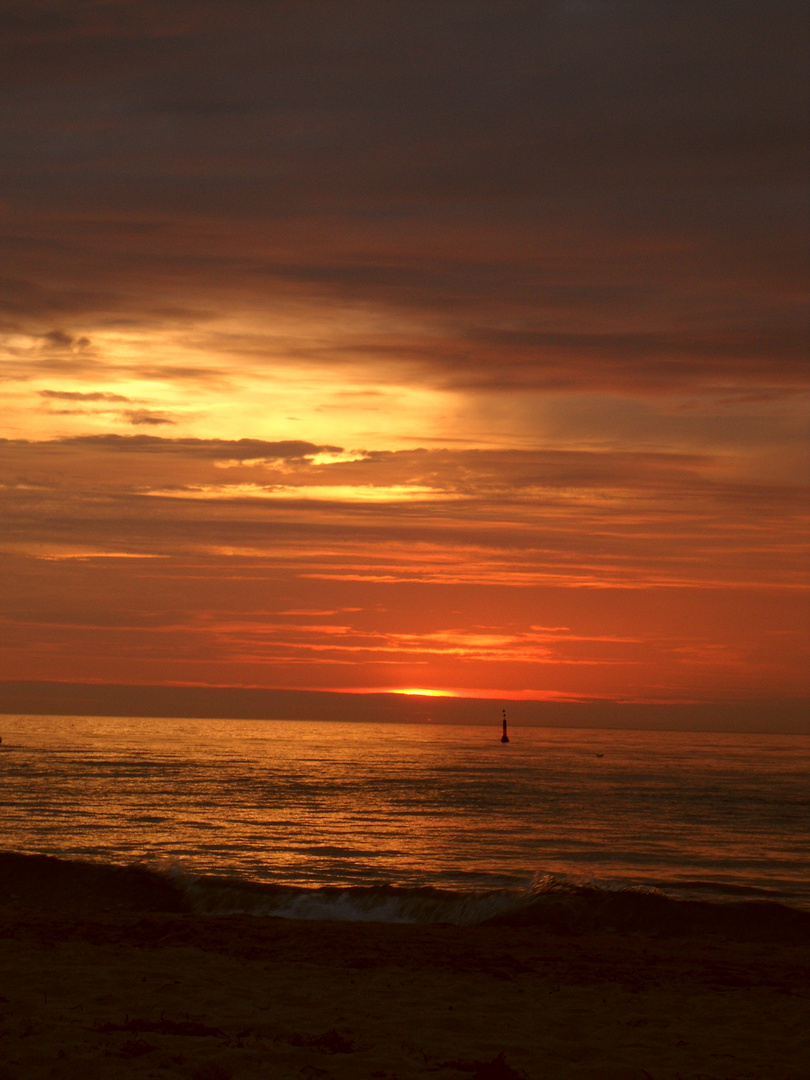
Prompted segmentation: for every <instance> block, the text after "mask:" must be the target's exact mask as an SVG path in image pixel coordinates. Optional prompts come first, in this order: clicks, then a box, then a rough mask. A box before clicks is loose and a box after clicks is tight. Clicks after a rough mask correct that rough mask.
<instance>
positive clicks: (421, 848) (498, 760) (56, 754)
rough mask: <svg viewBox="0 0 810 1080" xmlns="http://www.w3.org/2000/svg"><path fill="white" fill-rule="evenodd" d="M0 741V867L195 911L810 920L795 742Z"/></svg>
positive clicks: (186, 734)
mask: <svg viewBox="0 0 810 1080" xmlns="http://www.w3.org/2000/svg"><path fill="white" fill-rule="evenodd" d="M0 734H2V739H3V742H2V746H0V849H2V850H3V851H5V852H20V853H27V854H47V855H55V856H59V857H61V858H63V859H68V860H89V861H91V862H93V863H99V864H119V865H120V864H124V865H134V864H137V865H140V866H146V867H149V868H151V869H152V870H154V871H157V872H159V873H160V874H163V875H169V876H170V877H171V878H172V879H173V880H175V881H178V880H179V881H182V882H184V887H185V888H186V890H187V891H191V892H192V893H193V892H194V891H195V890H196V892H197V894H198V897H199V896H202V897H203V899H202V900H201V903H203V906H204V905H205V904H208V906H209V907H211V906H214V907H215V906H216V905H217V904H218V905H219V906H220V908H222V909H228V910H254V911H261V912H265V913H268V914H288V915H298V916H301V917H313V916H324V915H327V916H329V917H352V918H353V917H366V918H372V917H373V918H391V919H418V918H420V917H432V918H440V917H441V918H451V919H453V920H454V921H464V919H465V918H466V917H469V918H472V916H470V912H471V911H473V910H475V911H477V913H478V917H482V916H483V915H486V914H488V913H489V914H492V913H493V912H494V913H497V911H498V910H499V907H503V906H504V905H508V904H509V903H515V902H516V898H521V897H524V898H525V897H526V896H528V895H531V894H532V893H536V892H537V891H538V890H540V891H542V890H544V889H545V890H548V889H549V888H557V889H559V888H564V887H571V888H588V889H598V890H602V891H604V890H622V889H628V888H629V889H634V890H642V891H643V890H657V891H659V892H661V893H664V894H665V895H666V896H669V897H674V898H680V899H693V900H694V899H698V900H708V901H712V902H717V901H728V900H729V899H737V898H740V899H745V898H748V899H760V900H763V899H767V900H773V901H777V902H779V903H780V904H784V905H787V906H790V907H794V908H802V909H806V910H810V869H809V867H808V853H810V783H809V781H808V778H810V737H808V736H796V735H792V736H791V735H750V734H746V735H733V734H707V733H702V734H695V733H679V732H640V731H633V732H627V731H601V730H584V729H583V730H560V729H554V730H552V729H543V728H530V727H524V728H514V729H513V730H512V731H511V732H510V735H511V742H510V743H509V744H508V745H503V744H501V742H500V738H499V737H500V730H499V729H498V727H497V725H496V726H495V727H494V728H493V729H492V730H490V729H488V728H484V727H480V726H474V727H473V726H453V725H447V726H439V725H432V724H367V723H357V724H345V723H329V722H311V723H302V722H298V721H262V720H182V719H143V718H132V717H116V718H101V717H39V716H36V717H34V716H6V717H3V718H2V731H1V732H0ZM1 891H2V882H0V892H1ZM203 894H204V896H203ZM431 904H432V907H431ZM420 912H421V915H420ZM431 913H432V914H431ZM465 913H466V914H465Z"/></svg>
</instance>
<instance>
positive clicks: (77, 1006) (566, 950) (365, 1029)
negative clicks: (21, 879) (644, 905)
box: [0, 903, 810, 1080]
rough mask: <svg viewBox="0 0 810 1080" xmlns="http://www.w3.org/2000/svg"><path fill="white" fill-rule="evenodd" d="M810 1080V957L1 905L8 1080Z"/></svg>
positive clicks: (793, 950) (789, 949)
mask: <svg viewBox="0 0 810 1080" xmlns="http://www.w3.org/2000/svg"><path fill="white" fill-rule="evenodd" d="M523 1076H525V1077H529V1078H531V1080H567V1078H572V1080H573V1078H574V1077H578V1078H585V1077H589V1078H594V1080H596V1078H599V1080H619V1078H622V1080H630V1078H634V1080H642V1078H644V1080H647V1078H650V1077H651V1078H654V1080H676V1078H682V1080H698V1078H700V1080H709V1078H723V1080H727V1078H736V1080H743V1078H745V1080H753V1078H755V1077H756V1078H763V1080H788V1078H791V1080H808V1078H809V1077H810V944H808V942H807V940H806V939H803V940H798V941H796V942H790V941H788V940H770V941H765V940H762V939H760V940H723V938H722V937H721V936H719V935H718V934H717V933H713V934H711V935H703V936H696V935H689V934H686V935H684V934H682V933H681V934H666V935H664V934H661V933H639V932H636V933H624V932H613V933H610V932H608V931H607V930H597V931H586V932H570V931H569V932H567V933H566V932H560V931H559V930H557V931H556V932H555V931H552V930H549V929H547V928H541V927H537V926H478V927H456V926H448V925H438V926H407V925H390V924H381V923H340V922H296V921H291V920H285V919H272V918H257V917H251V916H245V915H230V916H228V915H220V916H210V915H208V916H206V915H199V914H193V913H188V912H185V913H184V912H157V911H151V912H137V911H121V910H119V911H107V912H104V911H94V910H92V908H91V907H89V906H88V907H87V908H86V910H73V911H69V912H65V913H63V914H61V915H54V914H53V913H52V912H47V911H44V910H37V909H36V907H35V906H33V907H32V906H25V907H24V906H22V905H20V904H19V903H17V904H13V905H8V906H6V907H5V908H4V909H2V910H0V1080H27V1078H29V1077H31V1078H33V1077H66V1078H67V1077H71V1078H73V1077H75V1078H79V1080H94V1078H108V1077H113V1078H117V1077H185V1078H188V1080H192V1078H196V1080H227V1078H228V1077H232V1078H234V1080H242V1078H245V1080H247V1078H253V1077H255V1078H268V1080H269V1078H282V1077H285V1078H296V1080H297V1078H319V1077H320V1078H323V1080H328V1078H330V1077H334V1078H347V1080H348V1078H351V1080H355V1078H356V1080H365V1078H372V1077H373V1078H378V1080H394V1078H400V1080H405V1078H411V1077H425V1078H431V1080H464V1078H467V1080H475V1078H478V1080H482V1078H489V1080H506V1078H510V1077H511V1078H515V1077H523Z"/></svg>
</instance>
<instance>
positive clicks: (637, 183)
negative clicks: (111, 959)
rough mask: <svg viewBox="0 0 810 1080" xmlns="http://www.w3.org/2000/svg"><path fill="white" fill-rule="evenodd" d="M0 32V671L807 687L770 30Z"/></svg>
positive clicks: (77, 11)
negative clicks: (0, 164)
mask: <svg viewBox="0 0 810 1080" xmlns="http://www.w3.org/2000/svg"><path fill="white" fill-rule="evenodd" d="M0 23H2V33H0V86H1V87H2V98H3V108H2V121H1V124H0V138H2V161H3V163H4V164H3V170H2V180H0V184H2V187H1V188H0V218H2V261H0V304H1V307H0V331H2V336H1V343H0V372H1V373H2V379H3V382H2V401H3V412H2V415H3V424H2V432H0V433H1V434H2V436H3V440H2V441H0V463H1V465H2V467H1V468H0V506H1V509H0V519H1V520H2V522H3V525H2V531H0V560H1V565H2V570H0V578H1V579H2V596H1V597H0V640H1V641H2V650H1V651H0V658H1V661H2V668H0V678H1V679H6V680H19V679H23V680H63V681H72V682H105V683H123V684H129V683H137V684H174V685H177V684H180V685H183V684H203V685H216V686H243V687H267V688H291V689H320V690H324V689H337V690H354V691H364V692H367V691H380V690H407V689H424V690H431V691H444V692H451V693H456V694H462V695H467V696H481V697H493V698H499V699H500V698H503V699H508V698H510V697H518V698H519V697H523V698H537V699H554V700H567V699H573V700H591V699H597V700H598V699H607V700H610V701H621V702H661V703H664V702H723V703H728V702H733V701H746V702H750V701H752V700H760V699H761V700H773V699H781V698H790V699H806V698H808V697H810V678H809V677H808V672H810V655H809V653H810V650H809V649H808V626H810V607H809V606H808V587H809V586H810V579H809V578H808V550H807V536H808V498H807V485H808V475H810V452H808V429H809V428H810V425H809V424H808V416H809V415H810V393H809V391H810V365H808V350H807V346H808V332H807V324H806V321H805V320H806V310H807V309H806V306H805V305H806V268H807V236H808V231H807V190H806V181H807V160H806V145H807V120H808V105H807V102H808V81H807V75H806V56H807V45H808V33H807V11H806V7H805V5H803V4H802V3H799V2H796V3H793V2H790V0H786V2H785V0H768V2H765V0H751V2H747V0H735V2H733V3H732V2H717V3H714V2H712V3H706V2H705V0H699V2H698V0H695V2H689V0H684V2H677V3H671V4H670V3H667V4H660V3H650V2H634V0H627V2H611V0H547V2H544V0H532V2H518V0H498V2H495V0H490V2H485V0H407V2H403V0H398V2H389V0H311V2H305V0H289V2H286V0H279V2H272V3H271V2H260V0H227V2H225V3H223V2H222V0H217V2H208V0H193V2H191V0H189V2H183V0H67V2H58V0H25V2H20V3H14V2H8V0H6V2H4V3H3V4H2V6H1V8H0Z"/></svg>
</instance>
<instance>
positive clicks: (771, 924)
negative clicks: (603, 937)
mask: <svg viewBox="0 0 810 1080" xmlns="http://www.w3.org/2000/svg"><path fill="white" fill-rule="evenodd" d="M0 905H6V906H12V907H15V908H26V909H32V910H44V911H48V910H50V911H52V912H54V913H66V912H78V911H84V912H86V911H90V910H94V911H113V912H167V913H169V912H171V913H177V914H187V915H194V914H197V915H235V914H242V915H252V916H257V917H275V918H286V919H319V920H331V921H352V922H362V921H366V922H385V923H418V924H428V923H451V924H454V925H457V926H492V927H495V926H512V927H517V926H521V927H531V926H534V927H537V928H538V929H544V930H547V931H551V932H556V933H563V934H579V933H586V932H595V931H608V932H619V933H639V932H640V933H657V934H673V935H678V934H698V935H702V934H716V935H719V936H723V937H729V938H741V939H752V940H790V941H808V942H810V912H808V911H804V910H801V909H798V908H794V907H790V906H788V905H786V904H784V903H779V902H777V901H775V900H772V899H760V898H757V899H751V898H746V899H739V898H737V897H735V898H734V899H729V900H713V901H707V900H684V899H676V898H674V897H672V896H668V895H666V893H664V892H663V891H661V890H660V889H657V888H647V887H629V888H606V887H604V886H599V885H595V884H581V883H573V882H570V881H568V880H566V879H562V878H557V877H553V876H549V875H545V876H538V877H537V878H536V879H535V881H534V882H533V883H532V884H531V886H530V887H528V888H524V889H495V890H489V891H470V892H463V891H453V890H445V889H438V888H434V887H429V886H426V887H421V888H406V887H400V886H395V885H385V884H381V885H368V886H346V887H340V886H333V885H330V886H323V887H320V888H303V887H299V886H292V885H280V884H275V883H267V882H259V881H253V880H248V879H242V878H236V877H216V876H209V875H191V874H187V873H183V872H179V871H176V870H170V871H162V870H156V869H153V868H150V867H148V866H143V865H130V866H126V865H117V864H109V863H103V862H87V861H82V860H70V859H59V858H55V857H54V856H50V855H29V854H19V853H15V852H0Z"/></svg>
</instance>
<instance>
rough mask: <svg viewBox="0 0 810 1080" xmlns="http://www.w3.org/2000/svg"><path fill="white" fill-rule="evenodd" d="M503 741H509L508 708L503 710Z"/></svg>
mask: <svg viewBox="0 0 810 1080" xmlns="http://www.w3.org/2000/svg"><path fill="white" fill-rule="evenodd" d="M501 742H509V736H508V735H507V734H506V709H504V710H503V735H501Z"/></svg>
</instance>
